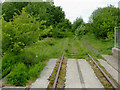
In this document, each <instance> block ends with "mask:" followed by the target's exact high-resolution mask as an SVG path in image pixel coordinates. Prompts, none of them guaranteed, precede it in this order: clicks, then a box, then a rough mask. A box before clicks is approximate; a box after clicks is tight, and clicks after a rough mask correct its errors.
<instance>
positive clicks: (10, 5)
mask: <svg viewBox="0 0 120 90" xmlns="http://www.w3.org/2000/svg"><path fill="white" fill-rule="evenodd" d="M27 4H28V2H19V3H18V2H4V3H3V4H2V15H3V17H4V20H5V21H7V22H8V21H10V20H12V19H13V16H14V15H16V14H20V12H21V10H22V8H23V7H25V6H27Z"/></svg>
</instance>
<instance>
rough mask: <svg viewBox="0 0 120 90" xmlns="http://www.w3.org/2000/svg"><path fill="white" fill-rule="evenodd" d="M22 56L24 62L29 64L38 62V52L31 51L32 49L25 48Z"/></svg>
mask: <svg viewBox="0 0 120 90" xmlns="http://www.w3.org/2000/svg"><path fill="white" fill-rule="evenodd" d="M20 56H21V57H20V58H21V60H22V62H23V63H24V64H25V65H27V66H29V65H34V64H36V63H37V62H38V60H36V54H35V53H34V52H33V51H31V50H27V49H26V50H24V51H23V52H22V53H21V54H20Z"/></svg>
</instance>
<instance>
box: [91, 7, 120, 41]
mask: <svg viewBox="0 0 120 90" xmlns="http://www.w3.org/2000/svg"><path fill="white" fill-rule="evenodd" d="M118 12H119V9H118V8H116V7H114V6H112V5H110V6H107V7H104V8H98V9H97V10H95V11H94V12H93V13H92V15H91V17H90V27H89V29H90V30H91V31H92V32H93V33H94V34H95V36H96V37H97V38H102V39H107V40H112V39H113V38H114V27H116V26H117V23H118V21H119V19H118Z"/></svg>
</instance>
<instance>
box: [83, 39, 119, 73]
mask: <svg viewBox="0 0 120 90" xmlns="http://www.w3.org/2000/svg"><path fill="white" fill-rule="evenodd" d="M83 42H84V44H86V45H87V46H88V47H89V48H90V49H91V50H93V51H94V52H95V53H96V54H100V53H99V52H98V51H97V50H96V49H94V48H93V47H91V46H90V45H89V44H88V43H87V42H86V41H83ZM100 55H101V54H100ZM101 57H102V58H104V57H103V56H102V55H101ZM104 60H105V61H106V62H107V63H108V64H109V65H110V66H111V67H113V68H114V69H115V70H116V71H118V72H119V73H120V71H119V70H118V69H116V68H115V67H114V66H113V65H112V64H111V63H110V62H108V61H107V60H106V59H105V58H104Z"/></svg>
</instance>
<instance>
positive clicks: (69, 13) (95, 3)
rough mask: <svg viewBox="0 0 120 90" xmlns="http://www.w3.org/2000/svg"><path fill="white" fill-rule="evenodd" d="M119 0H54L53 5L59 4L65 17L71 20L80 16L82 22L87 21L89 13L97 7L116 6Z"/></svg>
mask: <svg viewBox="0 0 120 90" xmlns="http://www.w3.org/2000/svg"><path fill="white" fill-rule="evenodd" d="M119 1H120V0H54V5H55V6H61V7H62V8H63V11H64V12H65V15H66V18H67V19H69V20H70V21H71V22H73V21H75V19H76V18H77V17H82V18H83V20H84V22H86V23H87V22H88V20H89V17H90V15H91V14H92V12H93V11H94V10H96V9H97V8H98V7H105V6H108V5H110V4H111V5H114V6H115V7H118V2H119Z"/></svg>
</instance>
